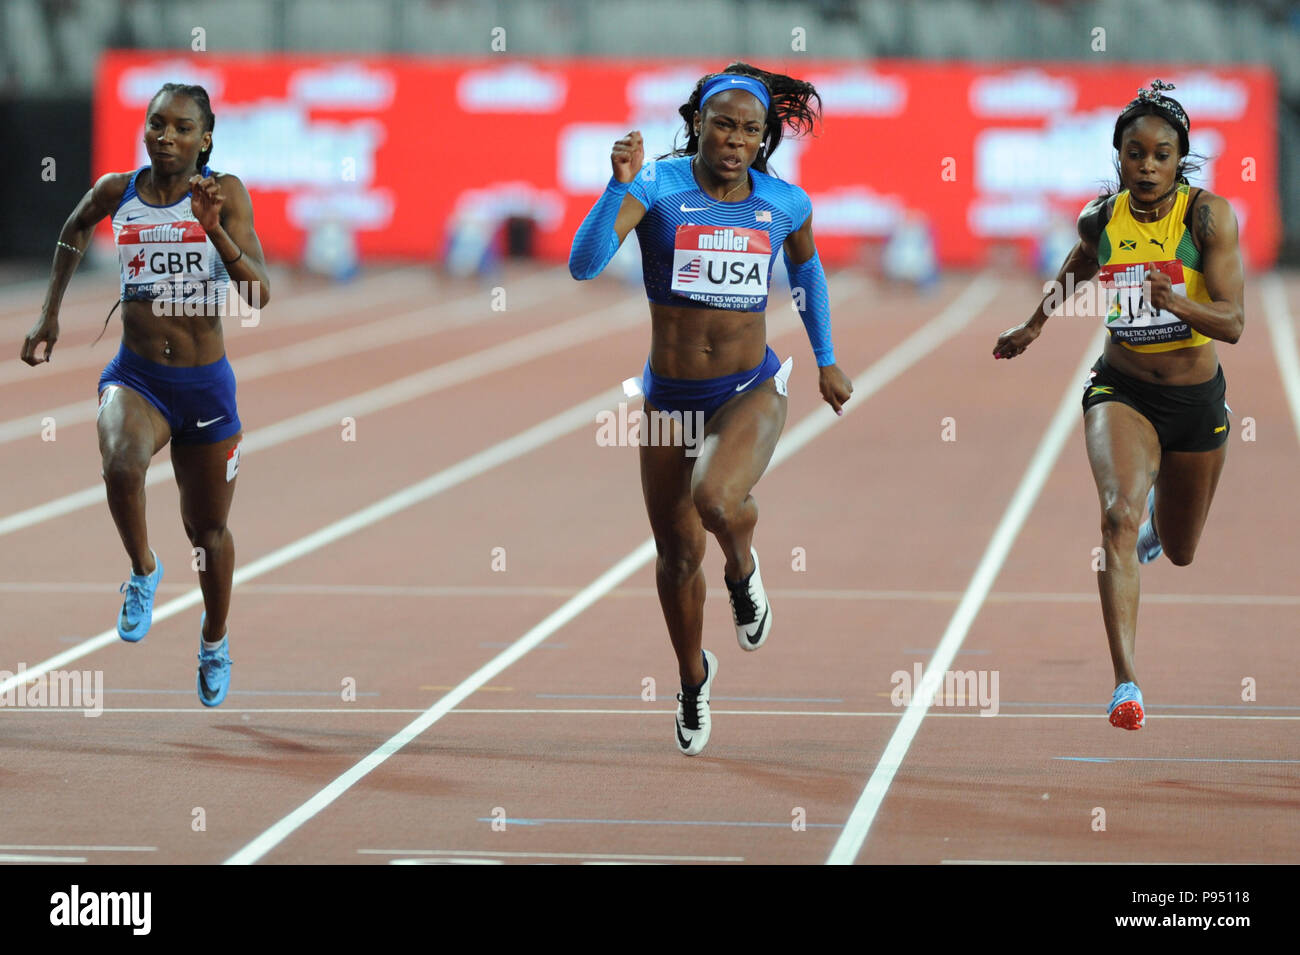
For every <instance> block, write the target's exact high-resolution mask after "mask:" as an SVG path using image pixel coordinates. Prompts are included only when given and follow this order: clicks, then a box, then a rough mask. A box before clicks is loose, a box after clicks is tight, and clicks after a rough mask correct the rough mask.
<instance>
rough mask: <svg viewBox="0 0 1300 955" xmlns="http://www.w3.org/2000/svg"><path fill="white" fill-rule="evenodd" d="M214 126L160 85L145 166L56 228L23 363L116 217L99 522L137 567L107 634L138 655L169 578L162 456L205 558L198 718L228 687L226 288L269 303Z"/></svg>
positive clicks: (237, 432)
mask: <svg viewBox="0 0 1300 955" xmlns="http://www.w3.org/2000/svg"><path fill="white" fill-rule="evenodd" d="M212 127H213V114H212V106H211V104H210V103H209V101H208V94H207V93H206V92H205V91H204V89H203V88H202V87H199V86H181V85H179V84H175V83H168V84H167V85H165V86H164V87H163V88H162V89H161V90H159V91H158V93H157V95H155V96H154V98H153V100H152V101H151V102H150V103H149V107H148V111H147V113H146V116H145V126H144V144H145V149H146V150H147V152H148V154H149V159H150V164H149V165H148V166H144V167H143V168H141V169H139V170H137V171H135V172H133V173H131V172H125V173H109V174H108V175H106V176H103V177H101V178H100V179H99V181H98V182H96V183H95V185H94V187H93V188H92V189H91V190H90V191H89V192H88V193H86V195H85V196H84V197H83V198H82V200H81V202H80V203H79V204H78V205H77V208H76V209H75V210H74V211H73V213H72V215H71V216H70V217H69V218H68V221H67V222H65V223H64V225H63V231H62V232H61V233H60V235H59V240H58V242H57V244H56V247H55V254H54V267H53V270H52V274H51V277H50V285H49V290H48V292H47V294H46V298H45V306H44V308H42V310H41V317H40V320H39V321H38V322H37V323H36V326H35V327H34V328H33V329H32V330H31V331H30V332H29V333H28V335H27V338H26V340H25V341H24V342H23V349H22V360H23V361H25V362H26V363H27V364H29V365H37V364H40V363H41V362H42V361H49V360H50V353H51V352H52V351H53V350H54V343H55V342H56V341H58V338H59V304H60V302H61V301H62V300H63V292H64V290H65V289H66V288H67V286H68V280H69V279H71V277H72V273H73V271H74V270H75V269H76V267H77V263H78V262H79V261H80V259H81V254H82V252H83V251H84V250H85V248H86V246H87V245H89V244H90V239H91V234H92V233H93V231H94V228H95V224H96V223H97V222H99V220H101V219H103V218H104V217H105V216H111V218H112V224H113V238H114V240H115V242H116V243H117V248H118V253H119V258H120V261H121V302H122V344H121V347H120V348H119V350H118V353H117V355H116V356H115V357H114V358H113V360H112V361H110V362H109V363H108V367H106V368H105V369H104V372H103V374H102V375H101V376H100V379H99V419H98V429H99V451H100V456H101V458H102V462H103V475H104V482H105V484H106V485H107V487H108V508H109V511H111V512H112V515H113V521H114V523H115V524H116V525H117V530H118V533H119V534H120V535H121V537H122V543H123V545H124V546H125V547H126V553H127V556H128V557H130V559H131V579H130V580H129V581H128V582H127V583H125V584H123V585H122V590H123V592H124V593H125V594H126V599H125V601H124V602H123V605H122V612H121V614H120V615H119V616H118V620H117V632H118V635H119V636H121V638H122V639H123V640H126V641H127V642H129V643H137V642H139V641H140V640H142V639H144V635H145V634H146V633H148V631H149V625H150V623H151V622H152V620H153V602H154V594H155V592H156V591H157V588H158V583H159V581H160V580H162V575H163V566H162V562H161V561H159V560H158V558H157V556H156V555H155V554H154V552H153V551H152V550H151V549H150V547H149V534H148V530H147V528H146V527H145V497H144V476H145V470H146V469H147V468H148V466H149V460H150V459H151V458H152V457H153V456H154V455H155V454H157V453H158V452H159V451H160V450H162V448H163V447H164V446H165V445H166V444H167V443H168V442H171V459H172V466H173V467H174V469H175V471H176V484H177V487H178V488H179V489H180V499H181V520H182V521H183V522H184V524H185V533H186V534H187V535H188V537H189V539H190V542H191V543H192V544H193V545H194V547H196V548H202V550H201V551H199V552H198V554H199V555H200V561H199V562H198V566H199V586H200V587H201V588H202V590H203V606H204V608H205V610H206V613H205V614H204V618H203V622H202V624H201V631H202V632H201V634H200V637H199V667H198V676H197V679H196V683H197V688H198V694H199V700H200V701H201V702H202V703H203V704H204V705H205V706H217V705H218V704H220V703H221V701H222V700H224V699H225V698H226V692H227V690H228V689H229V687H230V653H229V648H228V643H229V641H228V639H227V636H228V635H227V632H226V615H227V613H228V612H229V610H230V589H231V577H232V574H233V573H234V567H235V545H234V540H233V538H232V537H231V536H230V531H229V530H228V529H227V528H226V516H227V514H228V513H229V512H230V501H231V498H232V497H233V495H234V491H235V474H236V472H237V471H238V469H239V441H240V438H241V437H242V428H241V425H240V423H239V413H238V411H237V409H236V407H235V377H234V374H233V373H232V372H231V370H230V364H229V362H227V361H226V349H225V344H224V341H223V339H222V333H221V318H222V315H223V314H224V313H225V311H226V310H225V304H226V285H227V282H228V280H230V279H233V280H234V281H235V282H236V283H237V284H236V286H235V287H236V288H237V289H238V290H239V294H240V295H241V296H242V297H243V298H244V299H245V300H246V301H247V302H248V303H249V304H250V305H252V306H254V307H258V308H260V307H262V306H265V305H266V303H267V301H268V299H269V298H270V290H271V286H270V283H269V282H268V281H267V276H266V266H265V265H264V263H263V260H262V246H261V243H260V242H259V241H258V239H257V234H256V233H255V232H254V231H253V207H252V203H251V202H250V201H249V197H248V190H246V189H245V188H244V184H243V183H242V182H240V181H239V180H238V179H237V178H235V177H234V176H231V175H228V174H223V173H219V172H213V171H211V170H210V169H209V168H208V166H207V162H208V156H209V155H211V153H212ZM41 343H44V345H45V349H44V354H43V355H42V356H41V357H40V358H38V357H37V355H36V350H37V346H38V345H40V344H41Z"/></svg>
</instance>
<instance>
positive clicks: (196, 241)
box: [117, 222, 208, 285]
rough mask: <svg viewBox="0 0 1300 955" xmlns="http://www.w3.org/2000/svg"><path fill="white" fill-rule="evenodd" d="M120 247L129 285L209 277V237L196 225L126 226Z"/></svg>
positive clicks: (154, 223)
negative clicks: (162, 280) (163, 279)
mask: <svg viewBox="0 0 1300 955" xmlns="http://www.w3.org/2000/svg"><path fill="white" fill-rule="evenodd" d="M117 248H118V254H119V255H120V256H121V260H122V263H123V265H124V267H125V272H126V280H127V283H128V284H130V285H139V284H148V283H153V282H155V281H157V280H158V279H160V278H165V279H168V280H171V281H175V280H176V279H178V278H179V279H181V280H184V279H206V278H208V235H207V233H206V232H204V231H203V226H201V225H199V224H198V223H197V222H162V223H158V222H153V223H145V222H142V223H140V224H138V225H124V226H122V229H121V231H119V232H118V234H117Z"/></svg>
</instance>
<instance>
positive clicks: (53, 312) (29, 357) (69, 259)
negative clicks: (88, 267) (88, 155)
mask: <svg viewBox="0 0 1300 955" xmlns="http://www.w3.org/2000/svg"><path fill="white" fill-rule="evenodd" d="M130 180H131V176H130V175H129V174H127V173H109V174H108V175H106V176H100V178H99V180H98V181H97V182H96V183H95V184H94V185H93V186H92V187H91V188H90V191H89V192H87V193H86V194H85V195H84V196H82V197H81V201H80V202H79V203H77V207H76V208H75V209H73V210H72V215H70V216H68V219H67V221H66V222H64V223H63V228H62V229H61V230H60V232H59V238H58V243H57V244H56V245H55V246H54V262H53V264H52V265H51V267H50V284H49V286H48V288H47V289H46V291H45V303H44V304H43V305H42V306H41V317H40V318H38V319H37V320H36V324H35V325H33V326H32V330H31V331H30V332H28V333H27V337H26V338H25V339H23V347H22V352H21V353H20V355H19V357H20V358H21V359H22V360H23V361H25V362H26V363H27V364H29V365H39V364H40V363H41V362H45V361H49V360H50V354H51V353H52V352H53V351H54V343H55V342H57V341H58V340H59V307H60V306H61V305H62V304H63V293H64V292H66V291H67V288H68V282H69V281H71V279H72V273H73V272H75V271H76V270H77V266H78V265H79V264H80V263H81V256H82V253H84V252H85V251H86V248H87V247H88V246H89V245H90V239H91V236H92V235H93V234H94V231H95V225H96V223H98V222H99V220H100V219H102V218H104V217H105V216H107V215H111V214H112V212H113V210H114V209H116V208H117V206H118V203H120V202H121V201H122V194H123V193H124V192H126V186H127V183H129V182H130ZM41 343H44V344H45V354H44V355H43V356H42V357H40V358H37V357H36V347H37V345H39V344H41Z"/></svg>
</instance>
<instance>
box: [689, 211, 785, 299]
mask: <svg viewBox="0 0 1300 955" xmlns="http://www.w3.org/2000/svg"><path fill="white" fill-rule="evenodd" d="M771 261H772V240H771V237H770V236H769V235H768V234H767V233H766V232H764V231H763V230H761V229H738V228H735V227H732V226H727V227H725V228H719V227H716V226H705V225H679V226H678V227H677V234H676V237H675V238H674V241H673V284H672V290H673V292H674V293H676V294H677V295H681V296H684V297H686V298H689V299H690V300H691V301H694V302H700V303H703V304H705V305H708V306H711V307H713V308H726V309H735V310H738V311H748V310H750V309H754V308H761V307H762V305H763V303H764V302H765V301H766V299H767V272H768V268H769V266H770V265H771Z"/></svg>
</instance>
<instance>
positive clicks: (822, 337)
mask: <svg viewBox="0 0 1300 955" xmlns="http://www.w3.org/2000/svg"><path fill="white" fill-rule="evenodd" d="M813 99H816V100H817V102H818V104H819V105H820V102H821V100H820V97H818V96H817V91H816V90H814V89H813V87H812V86H811V85H810V84H808V83H804V82H800V81H799V80H795V79H792V78H790V77H788V76H781V75H779V74H775V73H767V72H765V71H763V70H759V69H756V68H754V67H752V66H748V65H747V64H744V63H733V64H732V65H731V66H729V67H727V69H726V71H725V72H723V73H718V74H714V75H710V76H706V77H704V78H702V79H701V80H700V81H699V82H698V83H697V84H696V86H695V90H694V92H693V93H692V94H691V97H690V99H689V100H688V101H687V102H686V103H685V104H684V105H683V106H682V107H681V109H680V110H679V112H680V113H681V116H682V118H683V119H684V120H685V121H686V131H687V142H686V146H685V147H684V148H683V149H680V150H678V151H677V152H676V153H674V154H672V156H671V157H669V158H665V159H661V160H660V161H658V162H655V163H652V164H650V165H647V166H645V167H644V168H643V167H642V162H643V159H644V147H643V145H642V139H641V134H640V133H639V132H631V133H629V134H628V135H627V136H625V137H623V138H622V139H620V140H619V141H618V142H617V143H615V144H614V149H613V152H612V153H611V154H610V160H611V163H612V165H613V176H612V178H611V179H610V181H609V184H608V185H607V186H606V188H605V192H604V193H603V194H602V195H601V197H600V199H599V200H598V201H597V202H596V205H595V207H594V208H593V209H592V210H591V212H590V213H589V214H588V215H587V218H586V219H585V220H584V221H583V223H582V226H581V227H580V228H579V229H578V234H577V235H576V236H575V237H574V240H573V250H572V252H571V254H570V257H569V271H570V272H571V273H572V274H573V277H574V278H577V279H587V278H591V277H593V276H595V275H597V274H598V273H599V272H600V271H601V270H602V269H603V268H604V267H605V266H606V265H607V264H608V263H609V261H610V259H611V258H613V256H614V253H615V252H616V251H618V247H619V245H620V244H621V243H622V241H623V239H624V238H625V237H626V236H627V234H628V232H630V231H631V230H632V229H634V228H635V229H636V230H637V237H638V239H639V240H640V244H641V258H642V268H643V272H644V279H645V287H646V294H647V297H648V298H649V300H650V317H651V321H652V325H653V330H652V336H651V343H650V358H649V360H648V361H647V362H646V365H645V370H644V372H643V374H642V382H641V386H642V391H643V392H644V394H645V413H646V416H647V418H649V417H652V416H654V415H656V414H661V415H669V414H671V415H674V416H676V415H677V414H680V415H682V416H685V415H691V416H693V418H694V420H696V421H702V422H703V428H702V429H700V430H702V432H703V436H704V437H703V441H702V442H701V444H700V446H699V447H696V448H685V447H683V446H682V442H681V441H680V440H677V441H663V440H661V441H660V442H659V443H658V444H657V445H651V444H648V443H647V442H642V446H641V486H642V490H643V491H644V493H645V501H646V510H647V511H648V512H649V515H650V526H651V528H652V529H653V531H654V538H655V545H656V549H657V551H658V562H657V564H656V567H655V580H656V583H657V585H658V590H659V602H660V605H661V606H662V607H663V612H664V619H665V620H666V621H667V624H668V634H669V637H670V639H671V640H672V644H673V649H674V651H675V652H676V654H677V665H678V670H679V673H680V675H681V682H682V692H681V693H680V694H678V697H677V726H676V738H677V746H678V749H680V750H681V752H682V753H684V754H686V755H687V756H694V755H696V754H697V753H699V752H700V751H701V750H703V749H704V746H705V744H706V743H707V742H708V740H709V732H710V726H711V721H710V718H709V697H710V692H711V688H712V684H713V680H714V677H716V676H717V671H718V661H717V658H716V657H715V656H714V655H713V654H712V653H710V652H709V651H707V650H704V649H703V647H702V642H703V633H702V628H703V620H704V592H705V585H704V575H703V573H702V571H701V563H702V561H703V559H704V548H705V541H706V540H707V538H706V531H707V532H708V533H710V534H712V535H713V536H714V537H715V538H716V539H717V541H718V543H719V545H721V547H722V552H723V554H724V556H725V558H726V565H725V567H724V580H725V582H726V585H727V589H728V591H730V594H731V606H732V613H733V617H734V620H735V624H736V636H737V639H738V640H739V642H740V645H741V647H742V648H743V649H745V650H757V649H758V648H759V647H760V646H762V645H763V643H764V641H765V640H766V639H767V637H768V634H769V633H770V632H771V629H772V612H771V608H770V607H769V606H768V602H767V596H766V594H765V593H764V591H763V583H762V578H761V577H760V574H759V567H758V555H757V553H756V552H755V550H754V549H753V546H752V540H753V536H754V525H755V523H756V522H757V520H758V507H757V505H756V504H755V502H754V498H753V496H752V495H751V494H750V490H751V489H752V488H753V487H754V485H755V484H756V483H757V482H758V479H759V478H760V477H761V476H762V474H763V471H764V470H765V469H766V468H767V464H768V461H770V460H771V457H772V452H773V451H774V450H775V448H776V443H777V439H778V438H779V437H780V435H781V429H782V428H783V427H784V425H785V415H786V397H785V395H786V382H787V380H788V378H789V374H790V366H791V362H790V360H787V361H786V363H785V364H784V365H782V364H781V362H780V361H779V359H778V358H777V357H776V355H775V353H774V352H773V351H772V349H770V348H769V347H767V326H766V320H765V316H764V310H765V308H766V306H767V293H768V281H769V279H770V277H771V272H772V266H773V264H774V263H775V260H776V255H777V253H778V252H780V251H782V250H784V253H785V263H786V267H787V269H788V270H789V273H790V284H791V286H792V288H794V289H795V290H796V291H795V302H796V305H797V306H799V307H800V312H801V314H802V316H803V320H804V325H805V326H806V328H807V330H808V337H809V338H810V339H811V341H812V346H813V353H814V355H815V356H816V358H817V364H818V366H819V368H820V369H821V372H820V375H821V381H820V387H821V394H822V397H823V398H824V399H825V401H826V402H827V404H829V405H830V406H831V407H832V408H833V409H834V410H835V412H836V413H837V414H840V413H842V411H841V407H842V405H843V404H844V402H846V401H848V399H849V395H850V394H851V393H852V391H853V385H852V384H851V383H850V381H849V380H848V378H847V377H846V376H845V375H844V374H843V373H842V372H841V371H840V370H839V368H838V367H836V365H835V352H834V347H833V345H832V342H831V330H830V314H829V304H828V296H827V291H826V276H825V274H824V273H823V271H822V266H821V262H820V261H819V259H818V257H817V248H816V245H815V244H814V243H813V234H812V206H811V204H810V203H809V201H808V196H807V194H806V193H805V192H804V191H803V190H802V189H800V188H799V187H798V186H794V185H791V184H789V183H786V182H783V181H782V180H780V179H776V178H774V177H772V176H769V175H767V173H766V170H767V160H768V158H769V157H770V156H771V155H772V153H773V152H774V151H775V150H776V147H777V146H778V145H779V143H780V142H781V136H782V132H783V130H784V128H785V127H789V128H790V129H791V130H792V131H793V132H796V133H798V132H808V131H811V129H812V126H813V123H814V121H815V120H816V118H817V117H818V115H819V114H818V112H817V111H814V109H813V108H812V107H811V105H810V103H811V101H812V100H813ZM659 420H661V421H662V420H665V419H663V418H660V419H659ZM674 424H675V423H674ZM686 431H687V429H685V428H681V429H678V430H677V431H676V432H675V433H676V434H677V435H678V436H680V435H681V434H682V433H683V432H686ZM691 433H697V434H698V433H699V431H698V430H697V431H695V432H691Z"/></svg>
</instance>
